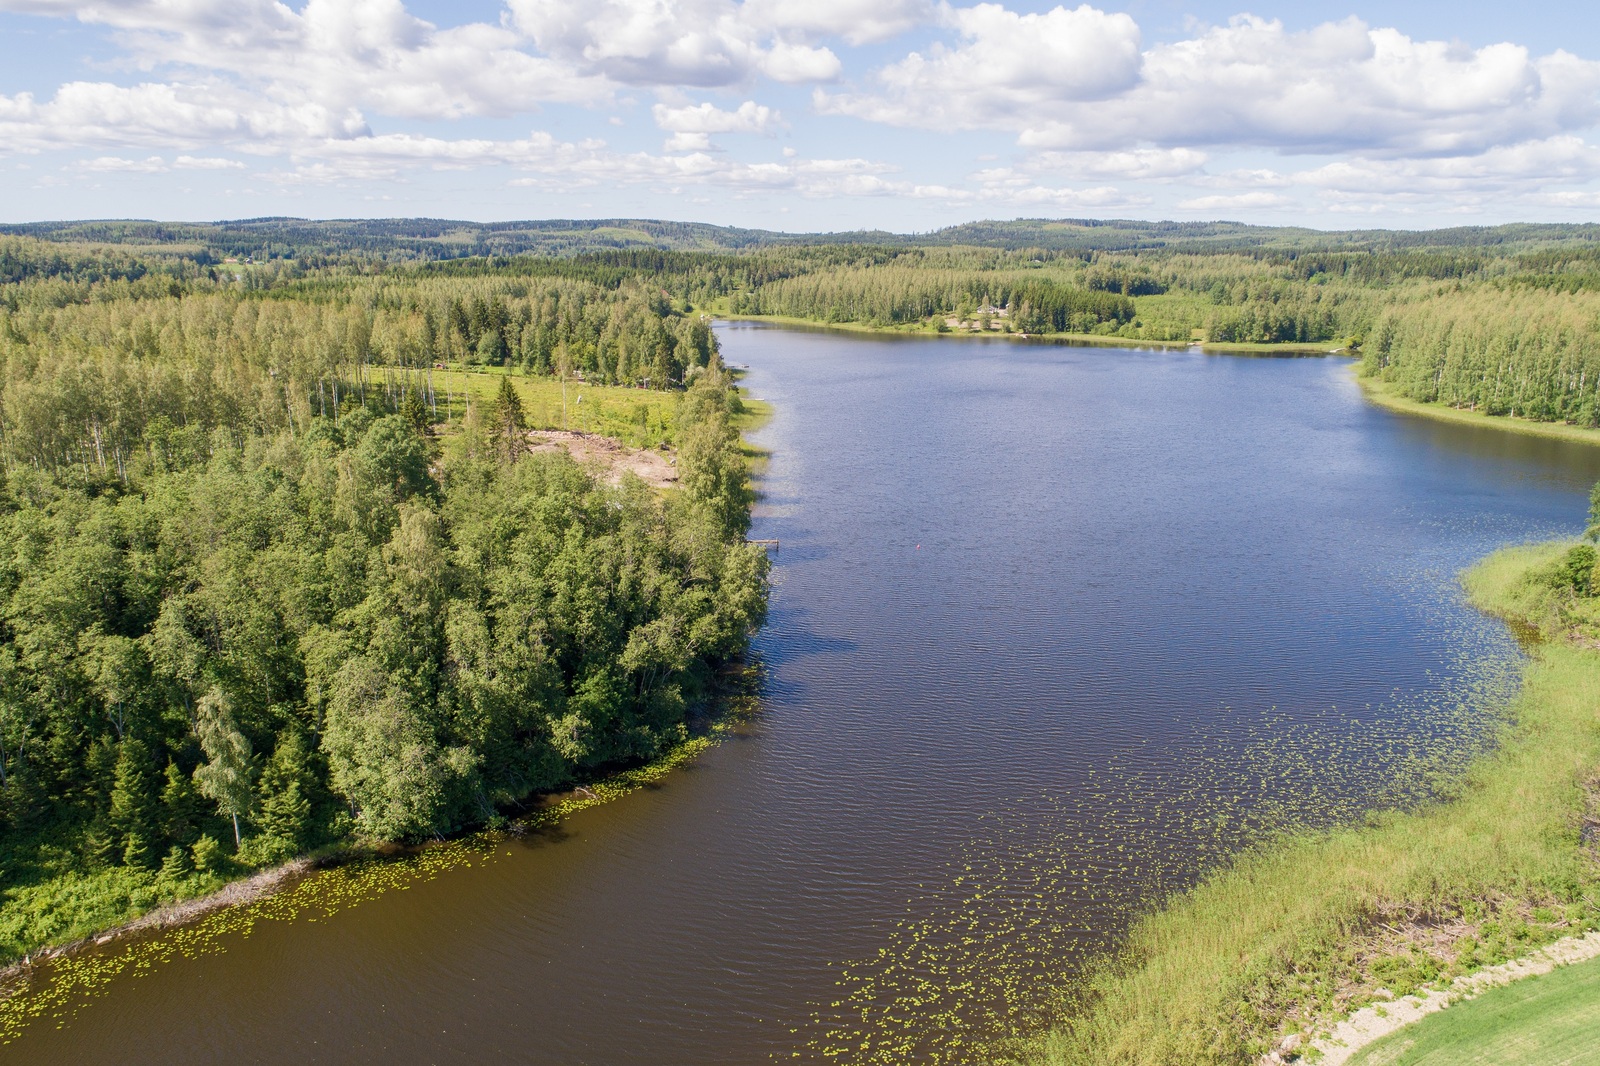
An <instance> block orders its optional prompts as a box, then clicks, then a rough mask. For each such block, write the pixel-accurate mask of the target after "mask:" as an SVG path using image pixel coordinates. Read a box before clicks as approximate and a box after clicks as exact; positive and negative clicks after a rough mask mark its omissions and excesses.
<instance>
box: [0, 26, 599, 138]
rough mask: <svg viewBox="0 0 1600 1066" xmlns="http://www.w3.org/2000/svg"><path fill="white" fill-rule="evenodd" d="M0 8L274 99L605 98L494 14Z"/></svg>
mask: <svg viewBox="0 0 1600 1066" xmlns="http://www.w3.org/2000/svg"><path fill="white" fill-rule="evenodd" d="M0 10H12V11H23V12H27V13H32V14H44V15H56V16H62V17H72V18H76V19H78V20H79V21H82V22H87V23H94V24H102V25H106V26H109V27H112V28H113V29H114V30H115V31H116V39H117V40H118V42H119V43H121V44H122V45H123V46H124V47H125V48H126V49H127V50H128V52H129V54H130V56H131V57H132V59H133V61H134V62H135V63H136V64H137V65H139V66H141V67H143V68H145V69H147V70H152V69H154V68H156V67H158V66H162V65H176V66H180V67H186V68H192V69H199V70H205V71H208V72H214V73H216V74H225V75H227V76H228V77H229V78H231V79H233V80H235V81H237V82H239V83H241V84H246V85H250V86H252V87H255V88H257V89H258V90H259V91H261V92H262V93H263V94H264V95H266V96H268V97H271V98H274V99H278V100H285V99H297V100H309V101H314V102H316V103H319V104H321V105H322V106H324V107H328V108H331V109H336V110H343V109H345V108H372V109H374V110H378V111H381V112H382V113H384V114H387V115H393V116H398V117H406V118H459V117H465V116H470V115H511V114H517V113H520V112H525V111H528V110H531V109H533V108H535V107H537V106H538V105H539V104H540V103H551V102H562V103H596V102H601V101H604V100H607V99H609V98H610V95H611V87H610V86H609V85H608V84H607V83H606V82H605V81H604V79H601V78H597V77H594V76H591V75H587V74H584V73H581V72H579V71H577V70H574V69H573V68H572V67H571V66H570V65H569V64H565V63H561V62H558V61H556V60H554V59H552V58H550V57H548V56H538V55H533V54H530V53H529V52H527V51H525V50H523V45H524V43H525V42H524V38H523V37H522V36H521V35H519V34H518V33H516V32H515V31H514V30H512V29H510V28H507V27H505V26H500V25H489V24H486V23H470V24H467V25H464V26H459V27H455V28H451V29H440V28H439V27H436V26H434V25H433V24H432V23H429V22H425V21H423V20H421V19H418V18H416V17H414V16H413V15H411V14H410V13H409V12H408V11H407V10H406V8H405V5H404V3H403V2H402V0H308V2H307V3H306V4H305V5H304V7H303V8H302V9H300V10H299V11H296V10H294V9H292V8H290V7H289V6H287V5H286V4H283V3H278V2H276V0H236V2H234V3H228V4H216V3H209V2H206V0H122V2H114V3H113V2H105V0H102V2H99V3H95V2H83V0H59V2H57V0H0Z"/></svg>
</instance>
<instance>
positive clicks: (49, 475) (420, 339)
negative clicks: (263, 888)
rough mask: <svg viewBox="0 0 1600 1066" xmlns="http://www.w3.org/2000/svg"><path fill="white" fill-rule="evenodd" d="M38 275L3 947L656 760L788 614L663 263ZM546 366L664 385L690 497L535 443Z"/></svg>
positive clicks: (683, 490)
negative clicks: (768, 623) (521, 272)
mask: <svg viewBox="0 0 1600 1066" xmlns="http://www.w3.org/2000/svg"><path fill="white" fill-rule="evenodd" d="M0 263H3V264H4V265H5V268H6V270H7V272H8V277H9V278H10V279H11V280H10V281H9V282H8V283H7V284H6V285H5V287H4V289H3V296H0V545H3V547H0V633H3V641H0V889H3V892H4V896H3V899H4V903H3V905H0V954H4V955H7V956H16V955H20V954H21V953H22V952H24V951H27V950H30V949H32V948H34V947H36V946H38V945H39V944H41V943H44V942H48V941H50V940H53V939H58V938H59V937H61V936H64V935H71V934H73V933H80V934H81V933H82V932H84V931H86V930H87V929H90V928H93V927H94V926H95V925H97V924H104V922H106V921H110V920H115V919H116V918H117V917H118V916H119V915H121V914H124V913H127V912H129V911H131V910H138V909H142V908H144V907H147V906H149V905H152V904H153V903H156V902H159V901H160V900H162V899H169V898H176V897H180V896H184V895H192V894H194V893H195V892H198V891H203V890H205V889H206V888H208V887H210V886H212V885H215V884H217V883H218V882H219V881H220V880H223V879H226V878H228V877H231V876H237V875H238V874H240V873H242V872H245V871H247V870H249V869H251V868H255V867H259V866H263V865H268V864H271V863H274V862H278V861H282V860H283V859H285V858H289V857H292V856H294V855H297V854H301V853H305V852H307V851H312V850H315V849H318V848H321V847H327V846H338V845H342V844H346V843H350V842H356V841H390V840H419V839H424V838H429V837H434V836H438V835H441V834H445V833H449V832H452V831H454V830H458V829H461V828H463V827H468V826H473V825H478V824H482V823H484V822H488V821H494V820H496V819H498V818H500V817H503V816H505V815H507V814H514V813H515V812H516V811H517V810H519V809H523V806H524V805H525V804H526V803H527V802H528V801H529V800H530V799H531V798H533V797H536V796H537V795H538V794H539V793H542V792H547V791H550V790H553V789H558V788H561V787H563V786H568V785H570V784H572V783H574V782H581V781H582V780H584V779H586V778H592V777H593V776H595V775H596V774H599V773H602V772H604V771H606V770H607V769H608V768H611V767H618V766H625V765H629V764H633V763H638V762H640V761H643V760H648V759H650V758H652V757H654V756H657V755H659V754H661V753H663V752H664V751H666V750H668V749H670V748H671V747H672V746H674V745H676V744H678V743H679V742H681V741H682V740H683V739H684V738H685V737H686V736H687V735H688V731H689V730H690V729H692V728H694V727H695V724H696V722H697V721H698V720H699V719H700V718H702V717H703V716H704V715H705V714H706V713H708V708H709V707H710V706H711V704H712V702H713V698H714V696H715V694H716V692H717V690H718V688H719V686H720V685H721V684H722V682H721V681H720V680H719V677H720V672H721V671H723V670H724V668H725V667H726V666H727V665H729V664H735V663H737V661H738V660H739V659H740V657H741V655H742V653H743V650H744V648H745V644H746V641H747V639H748V636H749V634H750V633H751V631H752V630H753V629H754V628H755V627H757V626H759V625H760V623H761V621H762V620H763V618H764V614H765V603H766V574H767V559H766V555H765V552H764V550H763V549H762V548H760V547H759V546H753V545H748V544H746V543H745V532H746V529H747V526H748V520H749V519H748V515H749V510H748V506H749V502H750V489H749V484H748V479H747V475H746V465H747V461H746V458H745V455H744V453H743V451H742V449H741V444H740V440H739V435H738V432H737V430H736V428H735V423H736V420H737V418H738V416H739V414H740V411H741V409H742V403H741V401H740V399H739V396H738V393H737V391H736V389H735V388H734V387H733V383H732V380H731V378H730V376H729V375H728V373H727V372H726V371H725V370H724V369H723V367H722V364H721V360H720V356H719V354H718V351H717V345H716V341H715V338H714V337H713V335H712V333H711V331H710V329H709V327H708V325H707V323H706V322H705V321H704V320H703V319H702V318H700V317H699V316H697V315H688V314H684V313H682V312H681V311H680V310H679V309H677V308H675V307H674V306H673V304H672V302H671V300H670V299H669V298H667V297H666V296H664V295H663V293H662V290H661V288H660V287H659V286H656V285H654V284H647V283H646V281H645V280H643V279H641V278H639V277H632V278H629V279H627V280H621V281H617V282H616V283H614V284H609V285H607V284H597V283H595V282H593V281H588V280H582V279H580V278H575V277H545V278H533V277H529V276H521V277H519V276H516V275H513V274H510V273H504V272H501V273H492V272H491V273H485V274H484V275H483V276H469V275H468V276H463V275H456V274H450V273H443V274H440V273H435V272H429V271H415V270H412V271H395V270H369V269H363V270H352V269H346V268H342V267H330V268H324V269H311V268H307V267H305V266H304V265H294V266H292V267H291V266H289V265H286V264H279V265H278V266H276V267H273V268H270V269H263V270H262V271H260V272H251V271H246V270H239V271H231V272H230V271H217V270H215V269H213V267H212V265H211V264H210V263H207V262H201V261H199V260H196V259H193V258H188V259H186V258H182V257H179V258H175V259H172V258H169V259H164V260H159V261H151V260H147V259H144V258H140V257H138V256H132V257H130V256H129V255H128V253H126V252H124V251H120V250H117V249H115V248H112V249H99V250H88V251H83V252H81V253H80V252H79V251H76V250H74V249H71V248H60V247H53V246H46V245H40V244H37V243H35V242H29V241H13V242H11V243H10V244H0ZM445 366H451V367H454V368H456V369H455V370H454V371H453V372H451V373H449V374H448V375H447V374H446V373H445V372H444V371H443V370H442V368H443V367H445ZM475 366H476V367H481V368H483V369H484V370H488V369H489V368H491V367H492V368H494V369H495V370H496V371H498V373H493V374H490V373H479V374H478V375H477V378H476V380H482V381H484V382H486V383H488V386H489V387H487V388H484V389H480V390H479V392H478V393H477V394H476V395H477V399H476V401H474V400H473V394H471V393H467V392H466V390H465V389H464V387H463V385H462V382H463V380H468V381H470V380H475V379H474V377H473V375H472V374H463V373H462V372H461V368H463V367H465V368H468V369H470V368H472V367H475ZM538 375H557V376H564V377H567V378H571V379H576V378H579V377H582V378H583V379H584V380H586V381H588V382H611V383H617V384H627V385H633V386H636V389H635V390H634V391H635V394H636V395H639V396H641V397H643V396H661V397H662V399H661V400H659V401H655V405H654V406H647V405H644V404H639V405H636V406H637V408H638V410H639V411H641V412H646V413H648V412H649V411H651V410H655V411H657V412H669V413H670V417H668V416H667V415H666V414H661V415H660V416H659V417H660V419H661V421H660V424H658V425H656V424H653V425H652V426H651V429H652V432H654V433H655V435H656V436H657V437H662V436H664V437H665V438H666V439H663V440H662V445H663V446H670V447H671V449H672V454H673V455H674V457H675V461H676V464H677V471H678V480H677V485H678V487H677V488H674V489H669V490H665V491H659V490H656V489H652V488H650V487H647V486H646V485H645V483H643V482H642V481H639V480H637V479H633V478H628V477H624V478H622V479H621V480H620V481H617V482H615V483H612V482H611V481H610V480H609V479H607V478H604V477H602V476H600V474H599V473H598V472H597V471H595V470H593V469H588V468H584V467H580V466H579V465H578V464H577V463H576V462H574V461H573V460H571V459H569V458H567V457H566V456H565V455H550V454H530V453H529V450H528V447H527V444H526V441H525V436H526V427H527V426H528V425H529V423H530V421H531V417H530V416H531V413H530V412H529V411H528V410H527V409H526V407H525V403H524V400H523V398H522V397H523V393H522V392H521V390H520V388H519V386H518V384H517V382H518V381H519V380H533V379H536V377H537V376H538ZM447 376H448V377H449V379H450V384H448V385H446V384H445V383H444V382H443V381H442V380H441V379H443V378H445V377H447ZM646 385H648V386H649V390H648V391H639V390H642V389H643V388H644V386H646ZM452 389H453V390H454V393H453V394H452V393H451V392H450V391H447V390H452ZM614 391H619V392H620V390H614Z"/></svg>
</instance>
